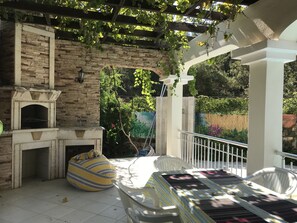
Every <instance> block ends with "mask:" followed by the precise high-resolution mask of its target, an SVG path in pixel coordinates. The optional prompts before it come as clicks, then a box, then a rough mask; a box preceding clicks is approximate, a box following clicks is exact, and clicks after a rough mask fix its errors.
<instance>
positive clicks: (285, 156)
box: [276, 151, 297, 173]
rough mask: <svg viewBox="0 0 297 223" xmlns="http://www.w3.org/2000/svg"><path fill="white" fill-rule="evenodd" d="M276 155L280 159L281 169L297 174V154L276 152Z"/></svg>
mask: <svg viewBox="0 0 297 223" xmlns="http://www.w3.org/2000/svg"><path fill="white" fill-rule="evenodd" d="M276 155H278V156H281V157H282V168H284V169H289V170H292V171H294V172H296V173H297V154H292V153H285V152H279V151H276Z"/></svg>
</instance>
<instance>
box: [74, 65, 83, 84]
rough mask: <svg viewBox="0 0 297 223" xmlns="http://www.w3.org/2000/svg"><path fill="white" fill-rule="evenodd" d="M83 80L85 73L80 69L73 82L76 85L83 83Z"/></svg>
mask: <svg viewBox="0 0 297 223" xmlns="http://www.w3.org/2000/svg"><path fill="white" fill-rule="evenodd" d="M84 78H85V73H84V71H83V69H82V68H80V70H79V71H78V74H77V77H76V78H75V81H76V82H78V83H83V82H84Z"/></svg>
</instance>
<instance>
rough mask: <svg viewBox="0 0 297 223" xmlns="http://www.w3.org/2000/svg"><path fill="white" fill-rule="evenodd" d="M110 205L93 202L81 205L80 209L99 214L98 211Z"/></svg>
mask: <svg viewBox="0 0 297 223" xmlns="http://www.w3.org/2000/svg"><path fill="white" fill-rule="evenodd" d="M110 206H111V205H109V204H105V203H101V202H93V203H91V204H88V205H85V206H83V207H81V208H80V209H81V210H84V211H88V212H91V213H94V214H99V213H100V212H102V211H104V210H105V209H107V208H109V207H110Z"/></svg>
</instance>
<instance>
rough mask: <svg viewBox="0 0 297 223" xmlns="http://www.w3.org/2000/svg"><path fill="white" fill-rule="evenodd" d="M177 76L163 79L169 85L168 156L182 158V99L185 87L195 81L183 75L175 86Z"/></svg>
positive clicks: (167, 118) (167, 116) (167, 115)
mask: <svg viewBox="0 0 297 223" xmlns="http://www.w3.org/2000/svg"><path fill="white" fill-rule="evenodd" d="M176 78H177V76H175V75H170V76H169V77H167V78H166V79H163V80H162V81H164V83H165V84H166V85H167V89H168V90H167V91H168V92H167V105H165V106H167V109H166V111H167V114H166V123H167V126H166V133H167V136H166V141H167V142H166V154H167V155H170V156H175V157H181V141H180V132H179V131H180V130H181V129H182V112H183V111H182V99H183V85H185V84H187V83H188V81H190V80H193V77H192V76H187V75H181V77H180V78H179V82H178V83H177V84H176V86H175V87H174V88H173V86H174V81H175V80H176Z"/></svg>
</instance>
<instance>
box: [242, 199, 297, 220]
mask: <svg viewBox="0 0 297 223" xmlns="http://www.w3.org/2000/svg"><path fill="white" fill-rule="evenodd" d="M241 199H243V200H246V201H247V202H249V203H250V204H252V205H254V206H256V207H258V208H260V209H262V210H264V211H266V212H268V213H270V214H273V215H276V216H279V217H281V218H282V219H284V220H285V221H287V222H297V204H295V203H292V202H290V201H287V200H284V199H281V198H278V197H276V196H274V195H261V196H257V197H256V196H249V197H241Z"/></svg>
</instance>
